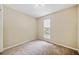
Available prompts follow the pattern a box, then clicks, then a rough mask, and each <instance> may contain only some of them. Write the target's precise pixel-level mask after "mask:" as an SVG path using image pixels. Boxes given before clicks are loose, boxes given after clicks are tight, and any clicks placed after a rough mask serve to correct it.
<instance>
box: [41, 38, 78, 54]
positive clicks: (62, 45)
mask: <svg viewBox="0 0 79 59" xmlns="http://www.w3.org/2000/svg"><path fill="white" fill-rule="evenodd" d="M40 40H44V41H47V42H49V43H52V44H56V45H60V46H63V47H66V48H69V49H72V50H75V51H78V52H79V50H78V49H77V48H73V47H70V46H66V45H63V44H59V43H56V42H50V40H46V39H40Z"/></svg>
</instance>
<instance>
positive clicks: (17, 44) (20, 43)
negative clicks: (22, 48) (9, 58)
mask: <svg viewBox="0 0 79 59" xmlns="http://www.w3.org/2000/svg"><path fill="white" fill-rule="evenodd" d="M31 41H33V40H31ZM28 42H30V41H24V42H21V43H18V44H15V45H13V46H9V47H7V48H4V49H3V51H5V50H7V49H10V48H13V47H16V46H19V45H22V44H24V43H28Z"/></svg>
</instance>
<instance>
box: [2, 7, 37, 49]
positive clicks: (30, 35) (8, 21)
mask: <svg viewBox="0 0 79 59" xmlns="http://www.w3.org/2000/svg"><path fill="white" fill-rule="evenodd" d="M3 22H4V41H3V42H4V48H7V47H10V46H14V45H16V44H19V43H22V42H24V41H26V42H28V41H31V40H35V39H36V19H35V18H33V17H31V16H28V15H26V14H23V13H20V12H18V11H16V10H13V9H11V8H8V7H6V6H4V21H3Z"/></svg>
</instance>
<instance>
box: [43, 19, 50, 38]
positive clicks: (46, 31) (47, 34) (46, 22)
mask: <svg viewBox="0 0 79 59" xmlns="http://www.w3.org/2000/svg"><path fill="white" fill-rule="evenodd" d="M43 24H44V25H43V30H44V38H47V39H50V19H45V20H44V22H43Z"/></svg>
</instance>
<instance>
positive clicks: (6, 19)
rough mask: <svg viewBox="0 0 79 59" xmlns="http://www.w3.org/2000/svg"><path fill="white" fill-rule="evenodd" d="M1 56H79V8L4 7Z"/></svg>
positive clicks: (0, 25) (0, 26)
mask: <svg viewBox="0 0 79 59" xmlns="http://www.w3.org/2000/svg"><path fill="white" fill-rule="evenodd" d="M0 55H79V5H78V4H0Z"/></svg>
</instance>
